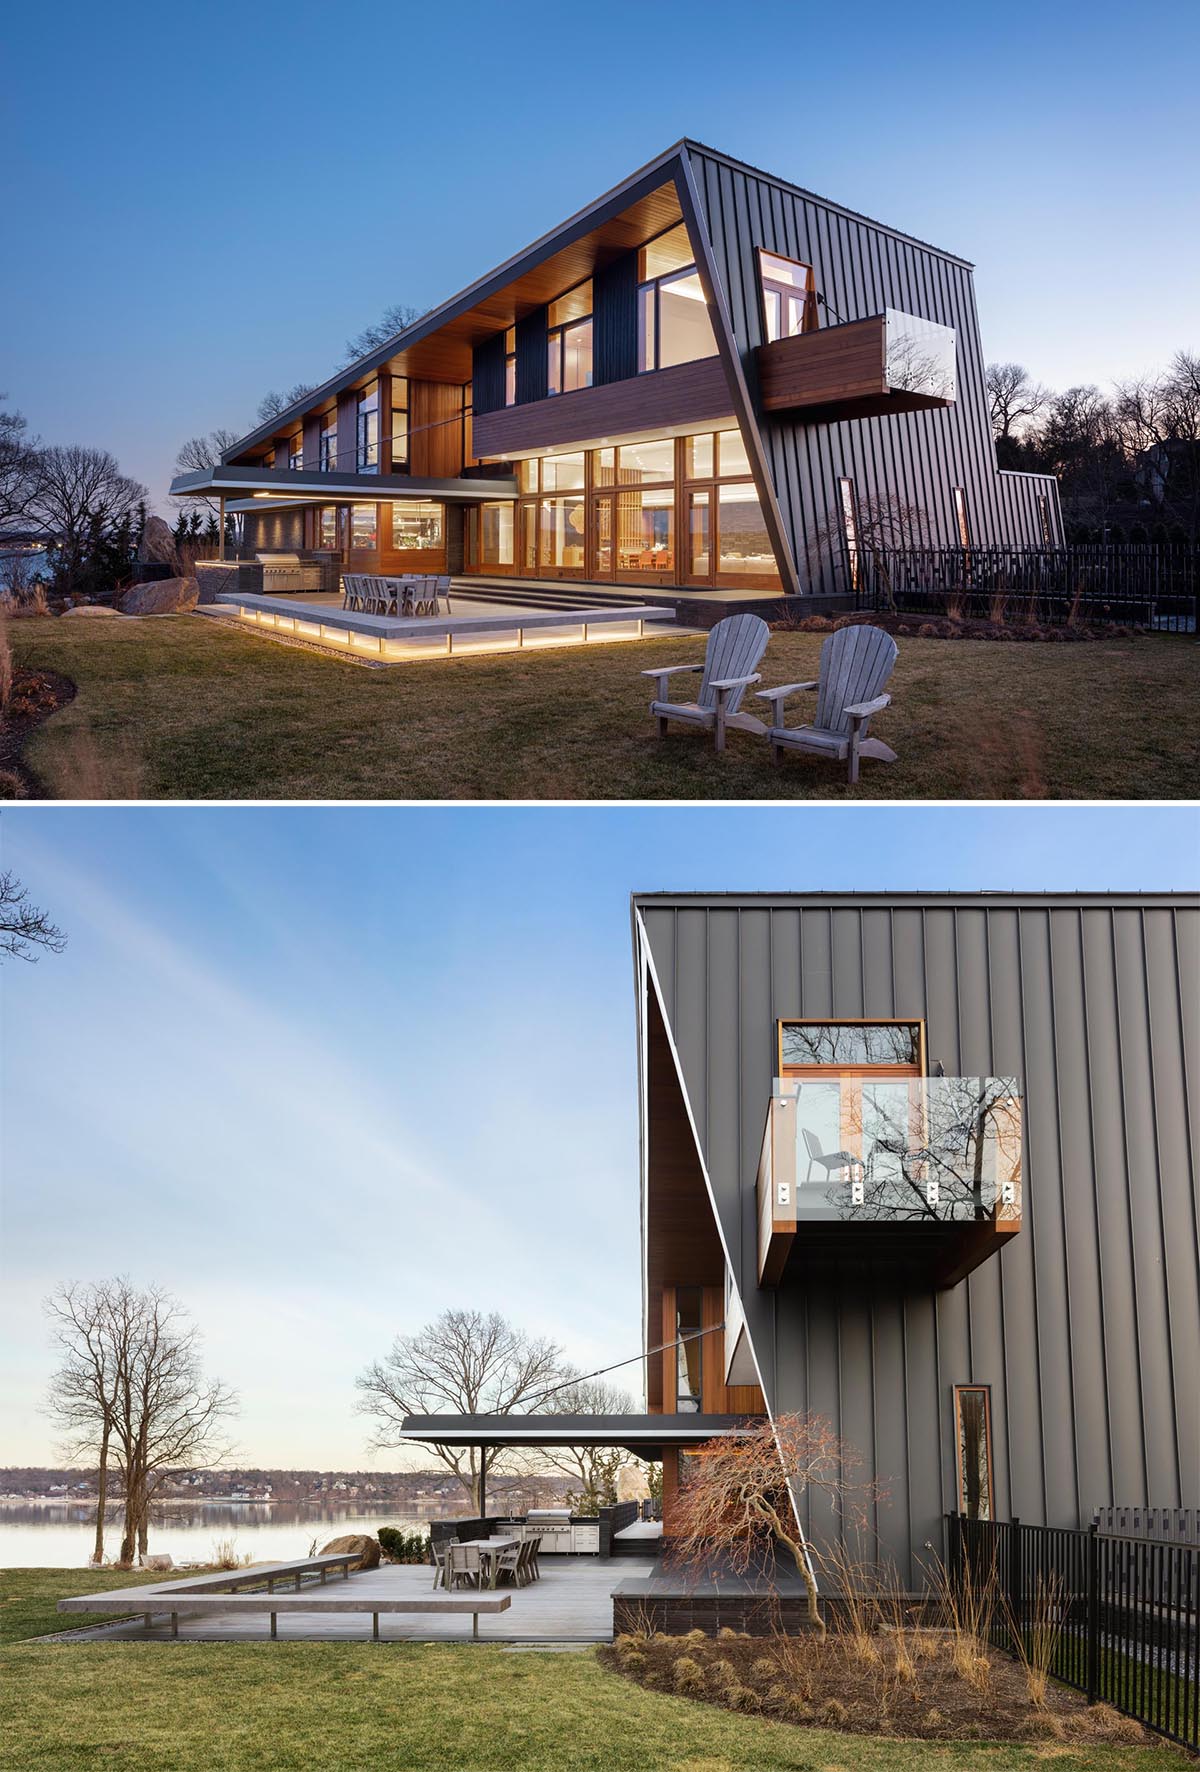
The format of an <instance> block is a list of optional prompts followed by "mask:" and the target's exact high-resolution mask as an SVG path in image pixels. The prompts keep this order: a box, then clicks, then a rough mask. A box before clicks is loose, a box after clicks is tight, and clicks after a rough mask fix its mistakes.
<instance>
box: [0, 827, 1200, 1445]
mask: <svg viewBox="0 0 1200 1772" xmlns="http://www.w3.org/2000/svg"><path fill="white" fill-rule="evenodd" d="M1198 858H1200V819H1198V816H1197V814H1196V812H1195V811H1194V810H1174V809H1153V808H1150V809H1131V810H1119V809H1105V810H1098V811H1092V810H1088V809H1085V808H1053V809H1049V808H1047V809H1037V808H1029V809H1024V808H1011V809H1001V810H993V811H989V810H983V809H958V808H956V809H952V810H944V811H943V810H937V809H911V810H902V811H891V810H885V809H874V808H864V807H855V808H852V809H847V810H843V809H839V808H795V809H793V808H776V809H769V810H761V809H747V810H744V811H743V810H738V809H730V810H715V809H711V808H706V809H700V810H697V811H690V810H687V809H679V810H662V809H654V810H639V809H629V810H618V809H612V808H595V809H589V808H581V809H578V810H561V811H560V810H553V809H550V808H539V809H530V810H524V811H522V810H517V809H505V810H502V811H495V812H493V811H489V810H486V809H481V808H472V809H462V810H460V809H453V808H446V809H430V810H420V809H418V810H413V809H390V810H373V809H369V808H349V809H344V810H331V811H321V810H316V809H262V808H256V809H228V810H216V809H213V810H206V809H200V808H191V809H189V810H187V811H186V812H179V811H171V810H161V809H150V808H147V809H144V810H131V811H117V810H94V811H93V810H85V809H82V808H74V809H71V810H69V811H56V810H52V809H41V808H34V807H28V808H17V809H15V810H10V811H6V812H4V813H3V814H2V815H0V865H3V866H5V867H9V868H12V869H14V870H15V871H16V872H17V873H18V875H19V876H20V877H21V878H22V879H24V880H25V882H26V883H27V884H28V886H29V888H30V890H31V893H32V895H33V897H34V899H35V901H36V902H38V903H40V904H41V905H43V906H44V907H45V908H46V909H48V910H49V911H50V912H51V913H52V915H53V916H54V917H55V919H56V920H57V921H58V922H59V923H61V924H62V925H63V927H64V928H65V929H66V930H67V931H68V932H69V936H70V943H69V946H68V948H67V950H66V952H65V953H64V954H63V955H62V956H60V957H47V958H45V959H43V960H42V961H41V962H40V964H38V965H37V966H22V965H20V964H19V963H17V962H8V963H7V964H5V965H4V967H3V968H2V969H0V990H2V992H3V998H2V1008H3V1018H2V1032H3V1051H2V1067H0V1077H2V1083H0V1131H2V1144H0V1158H2V1170H0V1179H2V1191H0V1208H2V1213H3V1217H2V1221H0V1229H2V1232H3V1235H2V1242H0V1254H2V1263H3V1271H2V1273H0V1395H2V1396H4V1397H5V1398H6V1399H7V1405H6V1415H5V1417H4V1418H0V1445H2V1446H3V1447H4V1448H5V1452H4V1457H5V1459H6V1460H11V1461H30V1462H41V1461H44V1460H49V1459H50V1458H51V1457H52V1453H53V1444H52V1438H51V1434H50V1430H49V1427H48V1424H47V1423H46V1422H45V1421H44V1420H43V1419H42V1418H41V1417H40V1415H39V1414H38V1405H39V1399H40V1396H41V1393H42V1389H43V1386H44V1383H45V1379H46V1377H47V1374H48V1371H49V1368H50V1360H49V1353H48V1349H47V1346H46V1341H45V1336H44V1327H43V1324H42V1321H41V1318H40V1312H39V1307H40V1301H41V1299H42V1298H43V1297H44V1296H45V1294H46V1293H47V1292H48V1291H49V1290H50V1288H51V1287H52V1286H53V1285H54V1284H55V1283H56V1282H58V1281H60V1280H63V1279H70V1278H75V1279H86V1278H100V1277H104V1276H107V1275H109V1274H112V1273H116V1272H121V1271H127V1272H128V1273H130V1274H131V1275H132V1276H133V1277H134V1278H135V1279H136V1280H137V1281H139V1282H140V1283H148V1282H151V1281H155V1282H158V1283H161V1284H163V1285H166V1286H168V1287H169V1288H171V1289H172V1290H173V1291H175V1292H176V1293H177V1294H178V1295H179V1296H180V1297H181V1298H182V1299H183V1300H184V1301H185V1302H186V1304H187V1305H188V1306H189V1307H190V1308H191V1310H192V1311H193V1312H194V1314H195V1316H196V1317H197V1319H198V1320H199V1322H200V1323H201V1324H202V1326H203V1328H204V1330H205V1333H206V1338H207V1352H208V1358H209V1362H210V1365H211V1367H212V1369H213V1370H215V1371H217V1372H219V1373H220V1375H221V1376H222V1377H223V1378H224V1379H225V1380H226V1381H227V1382H229V1383H231V1384H233V1385H234V1386H235V1387H236V1388H237V1389H238V1391H239V1392H240V1393H241V1397H242V1414H241V1418H240V1422H239V1425H238V1435H239V1440H240V1445H241V1449H242V1452H243V1454H244V1456H245V1458H246V1459H247V1461H253V1462H258V1463H262V1464H269V1465H284V1466H287V1465H297V1466H322V1467H331V1466H351V1467H354V1466H359V1465H361V1464H362V1463H364V1462H365V1460H366V1451H365V1441H366V1427H365V1424H364V1423H363V1421H362V1419H361V1418H359V1417H356V1415H355V1414H354V1411H353V1380H354V1376H355V1373H356V1372H357V1371H359V1370H360V1369H361V1368H362V1366H363V1365H364V1364H365V1363H366V1362H367V1361H368V1360H369V1359H370V1358H371V1357H373V1356H374V1355H377V1354H382V1353H383V1352H384V1351H385V1350H386V1349H387V1347H388V1345H389V1343H390V1341H391V1338H392V1336H393V1335H394V1334H395V1333H396V1332H397V1331H408V1330H414V1329H417V1328H419V1327H420V1326H421V1324H422V1323H424V1322H425V1321H426V1320H427V1319H429V1318H430V1317H432V1316H433V1315H435V1314H436V1313H437V1312H438V1311H439V1310H440V1309H442V1308H443V1307H444V1306H445V1305H447V1304H470V1305H478V1306H480V1307H485V1308H486V1307H491V1306H496V1307H497V1308H499V1309H501V1310H504V1311H505V1312H507V1313H508V1314H509V1315H510V1316H512V1317H513V1318H514V1319H515V1320H518V1321H519V1322H521V1323H522V1324H523V1325H524V1326H525V1327H527V1328H529V1329H531V1330H536V1331H538V1332H540V1333H544V1334H547V1335H551V1336H553V1337H555V1338H556V1339H557V1340H559V1341H560V1342H562V1343H563V1344H564V1345H565V1347H566V1348H567V1350H568V1352H569V1353H570V1355H571V1356H572V1357H573V1358H574V1359H575V1360H576V1361H577V1362H578V1363H579V1364H580V1365H582V1366H585V1367H594V1366H599V1365H601V1364H603V1363H605V1362H607V1361H609V1360H617V1359H621V1358H623V1357H625V1356H626V1355H629V1354H633V1353H636V1351H637V1349H638V1346H639V1337H640V1328H639V1321H638V1307H639V1292H638V1284H639V1281H638V1276H639V1259H638V1201H637V1121H636V1089H635V1070H634V1063H635V1053H634V1020H633V1014H634V1010H633V988H632V966H631V959H630V936H629V907H628V899H629V893H630V891H631V890H635V889H636V890H653V889H663V888H688V887H695V888H710V889H720V888H775V889H779V888H787V887H804V888H818V887H842V888H845V887H857V888H863V889H867V888H887V887H891V888H897V889H899V888H903V887H912V888H917V887H962V888H980V887H987V886H991V887H997V888H1020V887H1025V888H1045V889H1048V888H1070V887H1093V888H1099V887H1123V888H1155V887H1157V888H1167V887H1189V886H1194V885H1195V884H1196V881H1197V877H1198V869H1197V860H1198ZM633 1372H634V1375H635V1378H636V1375H637V1368H636V1367H635V1368H634V1369H633ZM376 1462H377V1463H382V1464H383V1465H385V1466H386V1465H388V1464H394V1463H395V1462H396V1458H395V1456H394V1455H392V1456H391V1457H390V1458H389V1457H386V1456H385V1457H384V1458H383V1459H382V1460H376Z"/></svg>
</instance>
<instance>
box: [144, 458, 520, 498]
mask: <svg viewBox="0 0 1200 1772" xmlns="http://www.w3.org/2000/svg"><path fill="white" fill-rule="evenodd" d="M213 493H216V494H224V495H225V496H226V497H227V498H246V497H247V496H249V497H252V498H262V499H263V500H264V501H266V500H267V499H279V500H284V501H286V502H288V503H290V504H310V503H316V504H323V503H327V502H328V501H329V500H330V499H334V498H354V499H361V500H364V501H373V500H376V499H381V498H382V499H406V498H408V499H431V498H432V499H438V500H439V501H441V502H443V503H449V504H465V503H473V502H474V501H475V500H477V499H481V498H515V497H516V496H517V483H516V481H515V480H514V479H513V478H512V477H511V476H509V475H496V476H494V477H491V478H487V479H479V480H468V479H464V478H456V479H452V480H414V479H413V478H412V476H411V475H409V474H336V473H334V474H325V473H321V472H320V471H319V470H317V469H315V468H255V467H226V466H223V465H218V466H216V467H211V468H201V469H199V470H198V471H197V472H196V473H193V474H178V475H176V477H175V479H174V480H172V482H171V496H172V498H197V497H201V496H203V495H204V494H209V495H211V494H213Z"/></svg>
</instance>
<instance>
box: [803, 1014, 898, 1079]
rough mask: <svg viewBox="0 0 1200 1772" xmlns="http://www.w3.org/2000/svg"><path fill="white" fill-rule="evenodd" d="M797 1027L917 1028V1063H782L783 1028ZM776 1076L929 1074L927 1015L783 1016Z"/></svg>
mask: <svg viewBox="0 0 1200 1772" xmlns="http://www.w3.org/2000/svg"><path fill="white" fill-rule="evenodd" d="M785 1027H789V1028H797V1027H808V1028H824V1027H839V1028H916V1030H917V1058H916V1064H915V1066H913V1065H903V1064H850V1065H842V1064H821V1065H815V1064H809V1065H797V1064H789V1065H785V1064H784V1062H783V1030H784V1028H785ZM775 1067H776V1068H775V1075H776V1076H777V1077H793V1076H801V1075H812V1074H813V1073H815V1072H818V1071H837V1072H838V1073H839V1074H840V1075H843V1076H864V1077H876V1076H879V1077H887V1076H895V1075H897V1074H900V1075H904V1076H917V1077H927V1076H928V1075H929V1062H928V1049H927V1042H926V1030H925V1018H924V1017H923V1016H919V1015H781V1016H780V1017H779V1018H778V1019H777V1020H776V1023H775Z"/></svg>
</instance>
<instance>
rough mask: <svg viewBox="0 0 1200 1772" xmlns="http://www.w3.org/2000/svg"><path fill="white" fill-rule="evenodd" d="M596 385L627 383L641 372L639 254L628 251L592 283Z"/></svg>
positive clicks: (597, 274)
mask: <svg viewBox="0 0 1200 1772" xmlns="http://www.w3.org/2000/svg"><path fill="white" fill-rule="evenodd" d="M592 315H593V326H592V329H593V332H594V335H595V347H596V349H595V362H594V375H595V380H596V385H597V386H598V387H599V386H602V385H603V384H604V383H605V382H612V381H626V380H628V378H629V377H630V376H631V375H636V374H637V372H638V360H637V253H636V252H627V253H625V254H624V255H623V256H622V257H621V258H618V259H615V260H614V261H613V263H612V264H611V265H608V266H607V267H606V268H605V269H604V270H602V271H597V273H596V275H595V278H594V279H593V282H592Z"/></svg>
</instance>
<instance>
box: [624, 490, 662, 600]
mask: <svg viewBox="0 0 1200 1772" xmlns="http://www.w3.org/2000/svg"><path fill="white" fill-rule="evenodd" d="M616 506H617V570H618V571H619V572H652V573H654V574H655V575H661V576H662V578H664V579H668V580H669V577H670V575H671V574H672V573H673V572H674V570H675V490H674V488H673V487H671V486H660V487H658V488H656V489H654V490H645V491H634V492H619V493H618V494H617V498H616Z"/></svg>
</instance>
